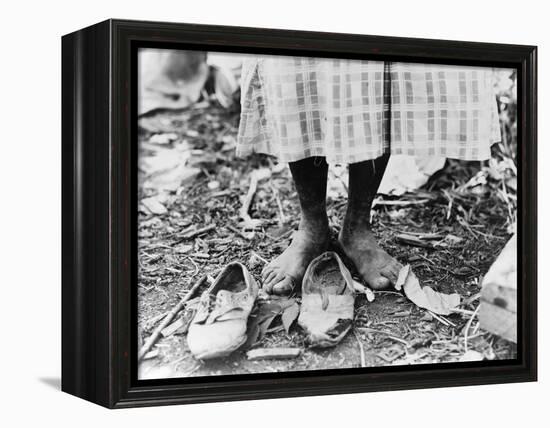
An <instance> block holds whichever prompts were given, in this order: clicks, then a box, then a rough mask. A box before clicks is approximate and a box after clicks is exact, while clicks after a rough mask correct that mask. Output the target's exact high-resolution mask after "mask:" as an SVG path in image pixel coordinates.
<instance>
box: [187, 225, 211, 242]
mask: <svg viewBox="0 0 550 428" xmlns="http://www.w3.org/2000/svg"><path fill="white" fill-rule="evenodd" d="M215 228H216V225H215V224H209V225H208V226H205V227H202V228H200V229H196V230H190V231H189V232H186V233H182V234H181V235H180V236H178V238H179V239H192V238H194V237H196V236H199V235H203V234H205V233H206V232H210V231H211V230H212V229H215Z"/></svg>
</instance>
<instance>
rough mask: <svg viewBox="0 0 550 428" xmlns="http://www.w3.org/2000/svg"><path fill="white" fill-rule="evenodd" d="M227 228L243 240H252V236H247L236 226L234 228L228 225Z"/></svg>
mask: <svg viewBox="0 0 550 428" xmlns="http://www.w3.org/2000/svg"><path fill="white" fill-rule="evenodd" d="M225 227H227V228H228V229H229V230H231V231H232V232H235V233H236V234H237V235H239V236H240V237H241V238H243V239H246V240H247V241H250V239H252V238H251V237H250V236H247V235H246V233H244V232H243V231H241V230H239V229H238V228H236V227H235V226H232V225H230V224H227V225H226V226H225Z"/></svg>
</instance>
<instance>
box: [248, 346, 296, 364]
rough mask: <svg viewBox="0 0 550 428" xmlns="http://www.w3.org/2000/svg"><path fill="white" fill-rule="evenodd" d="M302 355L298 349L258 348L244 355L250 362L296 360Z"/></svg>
mask: <svg viewBox="0 0 550 428" xmlns="http://www.w3.org/2000/svg"><path fill="white" fill-rule="evenodd" d="M301 353H302V351H301V349H299V348H260V349H253V350H251V351H248V352H247V353H246V356H247V358H248V359H249V360H250V361H254V360H267V359H288V358H296V357H298V356H299V355H300V354H301Z"/></svg>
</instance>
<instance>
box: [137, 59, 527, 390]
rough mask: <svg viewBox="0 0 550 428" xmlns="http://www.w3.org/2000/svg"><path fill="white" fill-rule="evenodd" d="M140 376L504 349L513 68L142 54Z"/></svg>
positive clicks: (436, 359)
mask: <svg viewBox="0 0 550 428" xmlns="http://www.w3.org/2000/svg"><path fill="white" fill-rule="evenodd" d="M138 56H139V57H138V65H139V66H138V85H139V89H138V97H139V98H138V115H139V116H138V118H137V120H138V139H139V156H138V169H139V171H138V192H139V195H138V197H139V206H138V208H137V209H138V260H139V268H138V291H137V292H138V323H139V326H138V336H139V337H138V343H139V356H138V358H139V361H140V363H139V372H138V373H139V374H138V376H139V379H159V378H172V377H188V376H215V375H228V374H248V373H265V372H281V371H284V372H288V371H304V370H325V369H342V368H353V367H376V366H394V365H410V364H434V363H445V362H471V361H482V360H495V359H502V360H507V359H515V358H516V346H515V342H516V324H517V314H516V288H517V287H516V282H517V281H516V278H517V271H516V259H517V253H516V237H515V230H516V202H517V169H516V156H517V144H516V85H515V82H516V72H515V70H512V69H495V68H489V67H486V68H484V67H472V66H456V65H437V64H413V63H398V62H384V61H368V60H348V59H334V58H312V57H289V56H268V55H246V54H228V53H217V52H199V51H184V50H170V49H147V48H144V49H140V50H139V51H138Z"/></svg>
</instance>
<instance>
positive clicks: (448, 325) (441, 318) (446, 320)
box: [428, 311, 456, 327]
mask: <svg viewBox="0 0 550 428" xmlns="http://www.w3.org/2000/svg"><path fill="white" fill-rule="evenodd" d="M428 312H429V314H430V315H431V316H432V317H434V318H435V319H436V320H438V321H439V322H440V323H441V324H445V325H446V326H447V327H450V326H453V327H456V324H455V323H453V322H451V321H449V320H448V319H447V318H443V317H440V316H439V315H436V314H435V313H433V312H432V311H428Z"/></svg>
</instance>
